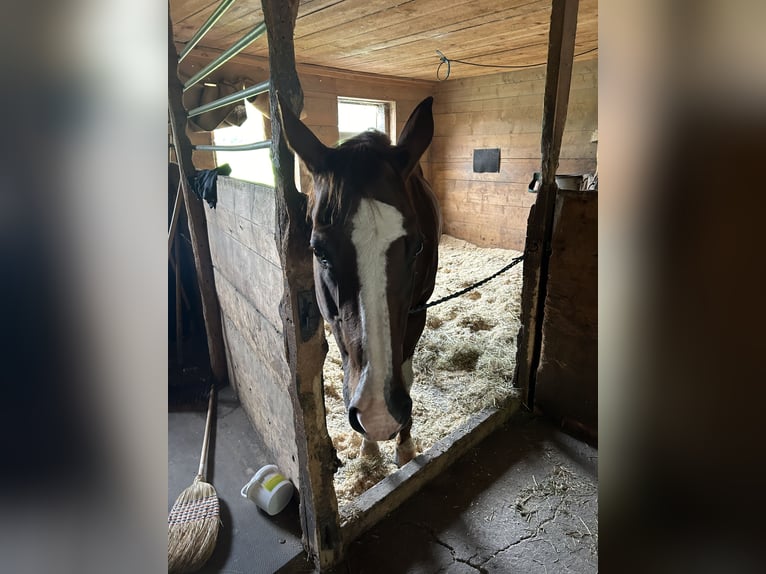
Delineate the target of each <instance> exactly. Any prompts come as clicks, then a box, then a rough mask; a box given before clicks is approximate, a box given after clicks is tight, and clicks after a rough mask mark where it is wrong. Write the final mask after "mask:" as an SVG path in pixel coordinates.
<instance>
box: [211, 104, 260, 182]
mask: <svg viewBox="0 0 766 574" xmlns="http://www.w3.org/2000/svg"><path fill="white" fill-rule="evenodd" d="M244 103H245V110H246V112H247V119H246V120H245V122H244V123H243V124H242V125H241V126H230V127H226V128H220V129H217V130H213V141H214V142H215V145H239V144H249V143H253V142H259V141H263V140H265V139H268V138H267V137H266V129H265V126H264V121H265V120H264V117H263V115H262V114H261V112H259V111H258V110H256V109H255V106H253V104H251V103H250V102H248V101H247V100H245V102H244ZM215 160H216V165H221V164H224V163H228V164H229V165H230V166H231V177H236V178H237V179H244V180H246V181H252V182H255V183H261V184H265V185H270V186H271V187H274V170H273V169H272V167H271V150H270V149H269V148H265V149H257V150H252V151H217V152H215Z"/></svg>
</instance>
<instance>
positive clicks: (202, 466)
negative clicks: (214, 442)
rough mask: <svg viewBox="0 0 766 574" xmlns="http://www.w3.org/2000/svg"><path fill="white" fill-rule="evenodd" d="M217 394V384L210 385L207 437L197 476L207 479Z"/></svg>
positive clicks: (203, 445)
mask: <svg viewBox="0 0 766 574" xmlns="http://www.w3.org/2000/svg"><path fill="white" fill-rule="evenodd" d="M214 394H215V385H210V399H209V400H208V403H207V419H206V420H205V438H204V439H203V440H202V454H201V455H200V459H199V470H198V471H197V477H198V478H199V479H200V480H205V471H206V470H207V447H208V443H209V442H210V421H211V420H212V418H213V398H214Z"/></svg>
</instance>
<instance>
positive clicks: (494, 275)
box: [410, 255, 524, 315]
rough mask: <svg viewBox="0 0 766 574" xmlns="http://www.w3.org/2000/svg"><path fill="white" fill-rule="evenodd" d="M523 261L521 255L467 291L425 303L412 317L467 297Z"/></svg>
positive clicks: (415, 310) (416, 309)
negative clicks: (467, 294) (464, 296)
mask: <svg viewBox="0 0 766 574" xmlns="http://www.w3.org/2000/svg"><path fill="white" fill-rule="evenodd" d="M523 260H524V256H523V255H519V256H518V257H515V258H514V259H513V260H512V261H511V262H510V263H509V264H508V265H506V266H505V267H503V268H502V269H501V270H500V271H498V272H497V273H494V274H492V275H490V276H489V277H486V278H484V279H482V280H481V281H478V282H476V283H474V284H473V285H470V286H468V287H466V288H465V289H461V290H460V291H457V292H455V293H452V294H451V295H447V296H446V297H442V298H441V299H437V300H436V301H431V302H430V303H425V304H424V305H419V306H417V307H415V308H414V309H410V315H412V314H413V313H420V312H421V311H425V310H426V309H428V308H429V307H433V306H434V305H438V304H440V303H444V302H445V301H449V300H450V299H455V298H457V297H460V296H461V295H465V294H466V293H468V292H469V291H472V290H473V289H476V288H477V287H481V286H482V285H484V284H485V283H487V282H489V281H492V279H494V278H495V277H497V276H498V275H500V274H502V273H505V272H506V271H508V270H509V269H510V268H511V267H513V266H515V265H517V264H519V263H521V262H522V261H523Z"/></svg>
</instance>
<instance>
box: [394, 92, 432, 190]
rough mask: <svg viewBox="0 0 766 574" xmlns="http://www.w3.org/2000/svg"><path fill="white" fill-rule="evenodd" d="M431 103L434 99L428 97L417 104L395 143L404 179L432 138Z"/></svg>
mask: <svg viewBox="0 0 766 574" xmlns="http://www.w3.org/2000/svg"><path fill="white" fill-rule="evenodd" d="M433 103H434V99H433V98H432V97H430V96H429V97H427V98H426V99H425V100H423V101H422V102H420V103H419V104H418V106H417V107H416V108H415V109H414V110H413V112H412V114H410V117H409V119H408V120H407V123H406V124H404V128H403V129H402V133H401V135H400V136H399V140H398V141H397V142H396V145H397V147H398V148H399V149H401V150H402V155H401V158H402V159H401V162H402V168H403V173H404V177H405V178H407V177H408V176H409V175H410V172H412V170H413V169H414V167H415V166H416V165H417V164H418V162H419V161H420V157H421V156H422V155H423V154H424V153H425V151H426V149H428V146H429V145H431V139H432V138H433V137H434V116H433V113H432V112H431V107H432V106H433Z"/></svg>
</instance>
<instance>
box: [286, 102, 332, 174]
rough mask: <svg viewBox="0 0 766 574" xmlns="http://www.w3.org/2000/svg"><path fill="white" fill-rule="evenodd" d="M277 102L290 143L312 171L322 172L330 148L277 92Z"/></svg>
mask: <svg viewBox="0 0 766 574" xmlns="http://www.w3.org/2000/svg"><path fill="white" fill-rule="evenodd" d="M277 102H278V103H279V114H280V116H281V117H282V127H283V128H284V130H285V137H286V138H287V143H288V145H289V146H290V147H291V148H292V150H293V151H294V152H295V153H297V154H298V156H299V157H300V158H301V159H302V160H303V163H305V164H306V167H307V168H308V169H309V171H310V172H312V173H319V172H321V171H322V170H323V169H324V165H325V158H326V157H327V153H328V152H329V151H330V148H328V147H327V146H325V145H324V144H323V143H322V142H320V141H319V139H318V138H317V137H316V136H315V135H314V133H313V132H312V131H311V130H310V129H309V128H308V127H306V124H304V123H303V122H302V121H301V120H299V119H298V118H297V117H296V115H295V114H294V113H293V111H292V110H291V109H290V105H289V104H288V103H287V101H286V100H285V99H284V98H282V95H281V94H277Z"/></svg>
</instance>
